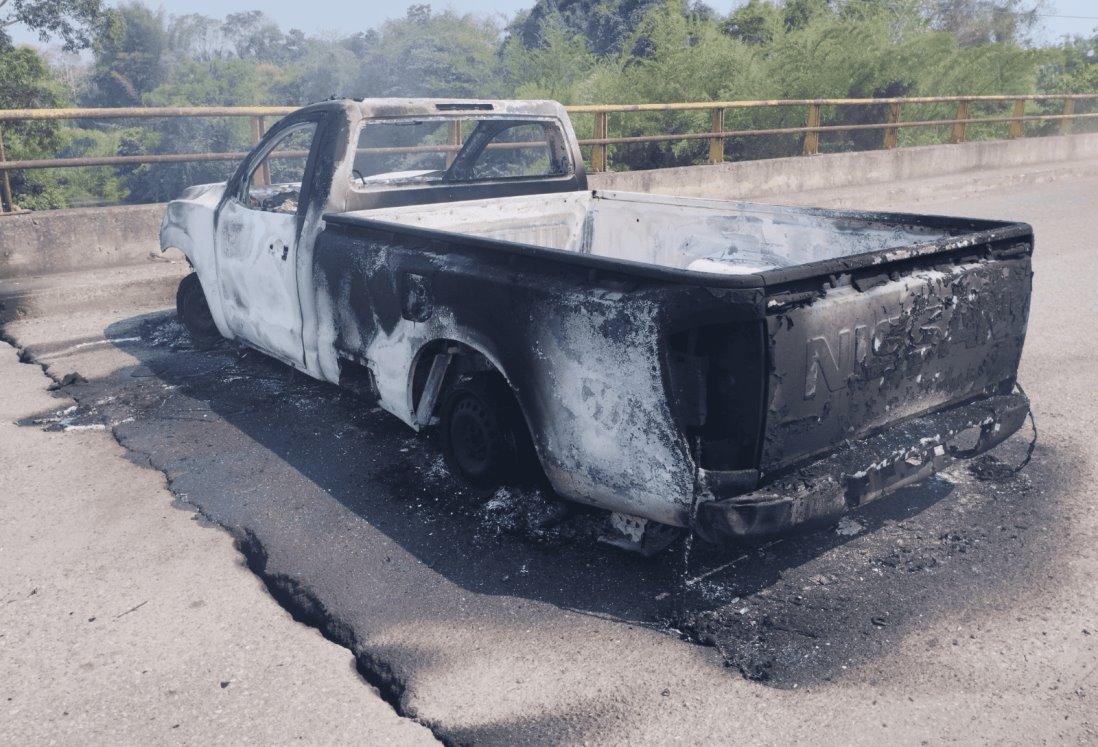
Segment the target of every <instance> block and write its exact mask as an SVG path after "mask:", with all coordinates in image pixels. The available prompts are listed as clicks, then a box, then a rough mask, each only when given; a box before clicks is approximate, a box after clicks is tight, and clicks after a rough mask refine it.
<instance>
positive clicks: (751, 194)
mask: <svg viewBox="0 0 1098 747" xmlns="http://www.w3.org/2000/svg"><path fill="white" fill-rule="evenodd" d="M1096 157H1098V134H1088V135H1071V136H1066V137H1044V138H1031V139H1022V140H994V141H988V142H979V143H960V144H958V145H928V146H920V147H914V148H896V149H894V150H876V151H863V152H859V153H834V154H826V155H818V156H801V157H796V158H774V159H769V160H765V161H738V162H735V163H721V164H714V165H711V166H683V167H680V168H672V169H654V170H651V171H619V172H608V173H603V174H591V175H590V176H589V177H588V179H589V181H590V183H591V187H592V188H594V189H614V190H621V191H625V192H652V193H656V194H671V195H676V196H679V197H720V198H725V199H747V198H764V197H771V196H775V195H781V194H786V193H795V192H806V191H811V190H820V189H828V188H833V189H837V188H842V187H855V186H867V185H873V184H887V183H891V182H901V181H907V180H913V179H925V178H930V177H935V176H949V175H954V174H960V173H966V172H972V174H973V177H974V178H979V174H980V172H981V171H983V170H990V169H1005V168H1012V167H1015V168H1016V167H1024V166H1037V165H1043V166H1047V165H1049V164H1054V163H1063V164H1065V165H1070V164H1071V163H1073V162H1076V161H1083V160H1087V159H1091V158H1096Z"/></svg>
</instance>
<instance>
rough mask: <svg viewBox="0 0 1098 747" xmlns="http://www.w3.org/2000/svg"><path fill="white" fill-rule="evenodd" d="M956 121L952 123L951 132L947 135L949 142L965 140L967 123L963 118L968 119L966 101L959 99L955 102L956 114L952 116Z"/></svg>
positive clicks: (955, 142)
mask: <svg viewBox="0 0 1098 747" xmlns="http://www.w3.org/2000/svg"><path fill="white" fill-rule="evenodd" d="M954 119H956V120H957V121H956V122H954V123H953V132H952V134H951V135H950V136H949V142H951V143H954V144H957V143H963V142H964V141H965V134H966V130H967V129H968V123H967V122H965V121H964V120H966V119H968V102H967V101H964V100H961V101H958V102H957V115H956V116H955V117H954Z"/></svg>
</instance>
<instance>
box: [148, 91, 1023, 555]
mask: <svg viewBox="0 0 1098 747" xmlns="http://www.w3.org/2000/svg"><path fill="white" fill-rule="evenodd" d="M161 243H162V245H163V246H164V247H165V248H167V247H169V246H175V247H178V248H179V249H181V250H182V251H183V252H184V253H185V254H186V255H187V257H188V259H189V260H190V262H191V264H192V265H193V266H194V269H195V274H194V275H192V276H189V277H188V279H186V280H185V281H184V283H183V284H182V285H181V286H180V294H179V312H180V315H181V317H182V318H183V321H184V322H185V323H186V324H187V326H188V328H189V329H191V330H192V333H193V334H195V335H203V334H207V335H208V334H211V333H216V334H218V335H221V336H224V337H227V338H230V339H238V340H240V341H241V342H243V343H245V344H248V345H251V346H253V347H255V348H257V349H259V350H261V351H263V352H265V353H267V354H269V355H272V356H275V357H277V358H279V359H281V360H283V361H285V362H286V363H288V364H289V365H292V366H294V367H295V368H297V369H299V370H301V371H304V372H305V373H308V374H309V375H311V376H314V377H316V378H318V379H322V380H325V381H330V382H333V383H338V384H341V385H343V386H347V387H350V388H353V389H354V390H356V391H358V392H361V393H362V394H364V395H365V396H368V397H370V398H372V399H374V400H376V401H377V402H378V403H379V405H380V406H381V407H383V408H384V409H386V410H388V411H389V412H391V413H393V414H394V415H396V416H397V417H398V418H400V419H401V420H402V421H404V422H405V423H407V424H408V425H409V426H411V427H412V428H414V429H416V430H420V429H423V428H434V427H437V428H439V429H440V432H441V436H442V439H441V440H442V443H443V448H444V452H445V454H446V457H447V461H448V463H449V464H450V465H451V467H452V468H453V469H454V470H455V471H456V472H458V473H459V474H461V475H462V476H464V477H465V478H466V479H469V480H472V481H474V482H481V483H492V482H498V481H501V480H506V479H508V478H509V477H511V476H512V475H511V474H510V473H511V471H512V470H513V465H514V464H516V463H519V461H520V460H519V456H520V454H521V452H523V451H526V450H529V451H530V452H532V453H533V455H535V456H536V459H537V462H538V463H540V466H541V468H542V469H543V470H544V472H545V474H546V476H547V477H548V479H549V480H550V482H551V483H552V485H553V487H554V489H555V490H556V491H557V493H559V494H560V495H561V496H563V497H565V498H569V499H572V500H577V501H581V502H585V503H589V504H593V505H596V506H600V507H603V508H606V509H609V510H610V511H613V512H615V513H614V516H615V520H616V521H615V524H616V526H617V527H618V528H619V529H620V530H621V531H622V532H624V533H625V534H626V535H627V536H628V538H629V540H630V541H632V542H635V543H637V545H638V546H641V545H642V543H643V539H644V533H645V531H646V525H648V523H649V522H656V523H658V524H663V525H671V526H677V527H687V528H691V529H693V530H694V531H696V532H697V533H698V534H699V535H700V536H702V537H704V538H705V539H708V540H711V541H714V542H720V541H727V540H736V539H741V538H747V537H757V536H763V535H768V534H773V533H776V532H781V531H784V530H787V529H789V528H790V527H793V526H796V525H802V524H806V523H809V522H814V521H823V520H829V519H833V518H834V517H836V516H838V515H839V514H841V513H842V512H844V511H846V510H848V509H850V508H853V507H856V506H858V505H861V504H862V503H865V502H867V501H870V500H873V499H875V498H877V497H880V496H881V495H884V494H886V493H888V492H891V491H893V490H895V489H897V488H899V487H901V486H903V485H906V484H909V483H912V482H915V481H917V480H921V479H924V478H925V477H927V476H929V475H931V474H933V473H934V472H935V471H937V470H939V469H941V468H943V467H944V466H945V465H947V464H948V463H949V462H951V461H952V460H955V459H958V458H967V457H971V456H974V455H976V454H979V453H981V452H983V451H986V450H987V449H989V448H991V447H992V446H994V445H996V444H998V443H999V442H1001V441H1002V440H1003V439H1005V438H1006V437H1007V436H1009V435H1010V434H1011V433H1013V432H1014V431H1015V430H1017V429H1018V428H1019V427H1020V425H1021V423H1022V422H1023V420H1024V418H1025V415H1026V414H1027V412H1028V402H1027V401H1026V399H1025V397H1024V396H1022V395H1021V394H1019V393H1016V392H1015V376H1016V374H1017V369H1018V362H1019V358H1020V356H1021V351H1022V344H1023V341H1024V337H1025V329H1026V322H1027V316H1028V308H1029V294H1030V287H1031V268H1030V256H1031V253H1032V247H1033V238H1032V231H1031V229H1030V228H1029V226H1027V225H1025V224H1021V223H1008V222H997V221H981V220H971V219H959V218H941V217H932V216H921V215H903V214H890V213H865V212H854V211H833V210H820V209H811V208H793V207H781V206H771V205H758V204H750V203H737V202H725V201H716V200H701V199H684V198H672V197H661V196H653V195H641V194H630V193H617V192H603V191H590V190H588V189H587V184H586V177H585V175H584V172H583V166H582V161H581V158H580V154H579V148H578V145H577V143H576V139H575V135H574V133H573V131H572V128H571V125H570V123H569V122H568V119H567V116H566V114H565V112H564V111H563V109H562V108H561V107H560V106H559V105H557V104H555V103H553V102H536V101H472V102H451V101H438V100H408V101H397V100H374V101H363V102H351V101H335V102H325V103H323V104H318V105H314V106H311V107H307V108H305V109H302V110H301V111H299V112H297V113H295V114H293V115H290V116H289V117H287V118H285V119H284V120H282V121H281V122H279V123H278V124H277V125H276V126H275V127H274V128H272V130H271V131H270V132H269V133H267V135H266V137H265V138H264V139H263V141H262V142H261V143H260V144H259V145H258V146H257V147H256V149H255V150H254V151H253V153H252V154H251V155H249V157H248V158H246V159H245V160H244V162H243V163H242V164H241V166H240V168H239V169H238V170H237V172H236V174H235V175H234V176H233V178H232V179H230V180H229V181H228V183H227V184H223V185H207V186H204V187H196V188H191V189H190V190H188V191H187V192H186V193H185V194H184V195H183V196H182V197H181V198H180V199H178V200H175V201H173V202H172V203H170V204H169V205H168V208H167V211H166V214H165V219H164V225H163V229H162V232H161Z"/></svg>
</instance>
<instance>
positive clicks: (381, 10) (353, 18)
mask: <svg viewBox="0 0 1098 747" xmlns="http://www.w3.org/2000/svg"><path fill="white" fill-rule="evenodd" d="M423 1H424V0H420V2H423ZM743 2H744V0H706V3H707V4H708V5H709V6H710V7H712V8H714V9H715V10H716V11H717V12H718V13H721V14H727V13H729V12H730V11H731V10H732V8H734V7H736V6H738V5H741V4H743ZM145 3H146V5H148V6H150V7H160V8H162V9H163V10H164V11H165V12H166V13H168V14H169V15H183V14H185V13H199V14H202V15H206V16H211V17H214V18H224V17H225V16H226V15H228V14H230V13H237V12H240V11H244V10H256V9H262V10H263V11H264V12H265V13H266V14H267V15H268V16H270V17H271V18H272V19H273V20H274V21H275V22H277V23H278V25H279V26H280V27H281V28H282V30H283V31H289V30H290V29H291V28H299V29H301V30H302V31H304V32H305V33H307V34H309V35H318V34H332V35H337V36H343V35H347V34H350V33H353V32H355V31H365V30H367V29H370V28H373V27H375V26H378V25H380V24H381V23H382V22H383V21H385V20H386V19H387V18H401V17H403V16H404V15H405V14H406V13H407V10H408V7H409V6H410V5H415V4H417V3H414V2H406V1H405V0H396V1H395V2H386V3H380V2H378V3H375V2H369V0H367V1H366V2H350V3H349V2H347V1H346V0H307V2H302V0H167V2H160V3H156V2H155V0H145ZM427 3H428V4H429V5H431V6H432V7H433V8H434V9H435V10H436V11H441V10H445V9H447V8H449V9H452V10H454V11H456V12H458V13H478V14H481V15H488V16H502V17H504V18H507V19H510V18H511V17H513V16H514V15H515V13H516V12H518V11H519V10H523V9H527V8H531V7H533V5H534V0H443V1H441V2H430V1H429V0H427ZM108 4H110V5H116V4H117V0H109V3H108ZM1042 20H1043V26H1044V28H1043V32H1042V33H1040V34H1039V35H1038V39H1037V40H1038V42H1043V43H1054V42H1056V41H1058V40H1059V39H1060V38H1061V37H1063V36H1071V35H1081V36H1090V35H1091V34H1092V33H1093V32H1094V29H1095V28H1098V0H1048V2H1047V3H1046V10H1045V15H1044V18H1043V19H1042ZM10 31H11V32H12V36H13V38H14V39H15V41H16V42H19V43H37V38H36V37H35V35H34V34H33V33H31V32H29V31H27V30H25V29H19V28H17V27H16V28H12V29H10Z"/></svg>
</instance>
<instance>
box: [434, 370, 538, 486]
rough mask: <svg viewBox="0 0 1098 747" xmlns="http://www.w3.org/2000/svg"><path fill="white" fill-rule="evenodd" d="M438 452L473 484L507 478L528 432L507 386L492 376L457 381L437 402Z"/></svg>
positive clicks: (512, 473) (490, 483) (522, 452)
mask: <svg viewBox="0 0 1098 747" xmlns="http://www.w3.org/2000/svg"><path fill="white" fill-rule="evenodd" d="M440 430H441V433H442V453H443V456H445V458H446V463H447V465H449V467H450V469H451V470H452V471H453V472H455V473H457V474H459V475H461V476H462V477H463V478H465V479H466V480H468V481H469V482H470V483H472V484H474V485H478V486H481V487H493V486H496V485H500V484H503V483H506V482H509V481H511V480H513V479H514V478H515V477H516V476H517V475H516V473H517V467H518V466H519V464H520V463H521V462H522V461H524V460H523V459H522V457H523V456H525V453H526V446H527V442H528V440H529V439H528V437H527V436H526V425H525V423H524V422H523V420H522V416H521V414H520V413H519V409H518V404H517V403H516V402H515V398H514V396H513V395H512V394H511V390H510V389H509V388H508V386H507V384H506V383H505V382H504V381H503V379H502V378H500V377H497V376H476V377H473V378H470V379H467V380H463V381H459V382H458V383H457V384H455V385H454V386H453V388H452V389H451V390H450V393H449V394H448V395H447V396H446V398H445V400H444V401H443V403H442V412H441V423H440Z"/></svg>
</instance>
